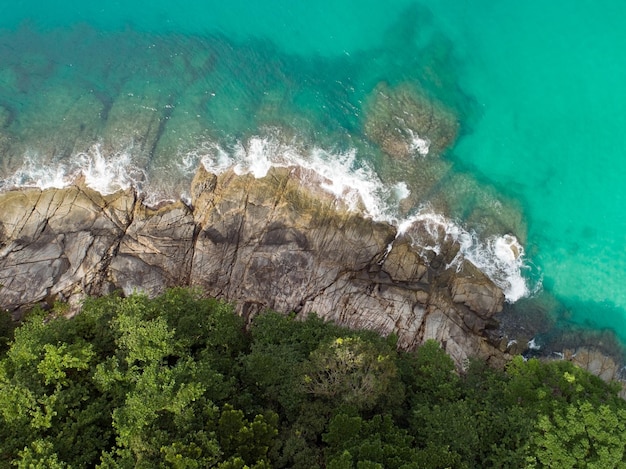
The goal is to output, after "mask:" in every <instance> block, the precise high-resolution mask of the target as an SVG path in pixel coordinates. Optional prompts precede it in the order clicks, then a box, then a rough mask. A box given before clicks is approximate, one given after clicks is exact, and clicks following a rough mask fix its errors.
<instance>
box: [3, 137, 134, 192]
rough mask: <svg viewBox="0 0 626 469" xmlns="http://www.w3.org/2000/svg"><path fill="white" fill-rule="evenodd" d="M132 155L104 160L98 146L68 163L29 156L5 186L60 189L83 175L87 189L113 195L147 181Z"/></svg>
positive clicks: (123, 154) (124, 154) (26, 156)
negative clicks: (133, 160)
mask: <svg viewBox="0 0 626 469" xmlns="http://www.w3.org/2000/svg"><path fill="white" fill-rule="evenodd" d="M130 155H131V151H123V152H120V153H116V154H114V155H111V156H107V157H106V158H105V156H104V155H103V153H102V149H101V146H100V145H99V144H96V145H93V146H92V147H91V148H90V149H89V151H87V152H85V153H79V154H77V155H74V156H73V157H72V158H71V159H70V160H69V161H45V160H43V159H42V158H41V157H40V156H39V155H36V154H33V153H28V154H27V155H25V157H24V162H23V163H22V166H21V167H20V168H19V169H18V170H17V171H16V172H15V173H14V174H13V175H12V176H11V177H10V178H8V179H7V180H6V181H5V183H4V184H3V185H4V186H5V187H38V188H40V189H51V188H55V189H61V188H63V187H67V186H68V185H70V184H71V183H72V182H73V181H74V180H76V178H77V177H78V176H79V175H83V176H84V178H85V184H86V185H87V186H88V187H90V188H92V189H94V190H96V191H98V192H100V193H101V194H104V195H106V194H111V193H113V192H116V191H118V190H120V189H128V188H129V187H131V186H135V187H137V186H138V185H139V184H140V183H141V181H142V180H143V179H144V178H145V175H144V172H143V170H141V169H139V168H137V167H136V166H135V165H134V164H133V162H132V159H131V156H130Z"/></svg>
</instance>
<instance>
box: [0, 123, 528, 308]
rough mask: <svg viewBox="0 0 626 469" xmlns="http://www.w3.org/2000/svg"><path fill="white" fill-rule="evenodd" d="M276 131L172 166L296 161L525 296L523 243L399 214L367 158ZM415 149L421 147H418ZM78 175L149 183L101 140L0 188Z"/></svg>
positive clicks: (105, 186)
mask: <svg viewBox="0 0 626 469" xmlns="http://www.w3.org/2000/svg"><path fill="white" fill-rule="evenodd" d="M276 132H277V131H276V130H271V129H270V131H268V132H267V133H266V134H265V135H263V136H258V135H257V136H253V137H250V138H249V139H247V140H246V141H244V142H237V143H235V144H233V145H232V146H230V147H226V148H225V147H222V146H220V145H218V144H216V143H213V142H205V143H202V144H200V145H198V147H197V149H196V150H194V151H193V152H188V153H185V154H183V155H179V158H178V161H177V162H176V163H175V165H174V166H175V167H176V169H177V171H178V172H179V174H180V175H181V177H189V178H190V177H191V176H192V175H193V173H194V172H195V170H196V168H197V166H198V164H200V163H202V164H203V165H204V167H205V168H206V169H207V170H208V171H210V172H213V173H216V174H219V173H222V172H224V171H225V170H227V169H229V168H232V169H233V170H234V171H235V172H236V173H237V174H252V175H253V176H254V177H256V178H260V177H264V176H265V175H267V173H268V171H269V169H270V168H271V167H272V166H277V167H299V168H300V169H301V171H300V172H299V174H300V178H301V179H302V183H303V184H310V185H315V186H316V187H319V188H321V189H323V190H325V191H327V192H328V193H330V194H332V195H333V196H334V197H335V198H336V199H337V201H338V202H340V203H342V204H343V205H344V206H345V207H347V208H348V209H350V210H358V211H362V212H364V214H365V215H367V216H369V217H371V218H372V219H374V220H376V221H386V222H389V223H392V224H394V225H396V226H397V227H398V233H399V235H400V234H402V233H405V232H407V230H409V229H410V228H411V227H412V226H414V225H415V224H418V223H419V224H420V226H421V230H417V231H415V230H412V232H411V236H412V237H413V239H414V242H415V243H416V244H417V245H419V246H420V247H421V248H422V249H423V250H431V251H433V252H435V253H439V252H440V250H441V245H442V243H444V242H447V241H450V240H452V241H454V242H456V243H458V244H459V246H460V249H459V252H458V254H457V256H456V258H455V259H454V260H453V261H452V262H451V263H450V265H449V266H448V267H449V268H454V267H457V268H458V267H459V266H460V265H461V261H462V260H463V259H467V260H468V261H470V262H471V263H472V264H474V265H475V266H476V267H478V268H479V269H480V270H481V271H483V272H484V273H485V274H486V275H487V276H488V277H489V278H490V279H491V280H492V281H493V282H494V283H495V284H496V285H497V286H498V287H500V288H501V289H502V291H503V292H504V294H505V297H506V299H507V301H509V302H514V301H517V300H518V299H520V298H522V297H524V296H528V295H529V289H528V287H527V284H526V281H525V279H524V277H523V276H522V271H523V269H524V267H525V264H524V262H525V260H524V249H523V247H522V246H521V245H520V243H519V242H518V240H517V239H516V238H515V237H514V236H513V235H504V236H494V237H491V238H488V239H486V240H481V239H479V236H478V235H477V234H476V233H473V232H469V231H467V230H466V229H464V228H463V227H462V226H460V225H459V224H458V223H455V222H453V221H452V220H449V219H448V218H446V217H445V216H444V215H442V214H437V213H434V212H433V211H432V210H429V209H426V208H425V209H422V210H419V211H418V212H417V213H416V214H414V215H413V216H411V217H409V218H400V217H399V216H398V213H399V210H398V204H399V202H400V201H401V200H403V199H404V198H406V197H408V196H409V194H410V190H409V188H408V186H407V185H406V183H404V182H398V183H396V184H394V185H385V184H383V182H382V181H381V180H380V178H379V177H378V176H377V175H376V173H375V172H374V171H373V170H372V169H371V168H370V167H369V166H368V165H367V164H366V163H364V162H362V161H358V158H357V153H356V150H354V149H349V150H346V151H342V152H332V151H329V150H326V149H322V148H319V147H310V146H307V145H303V144H301V143H299V142H285V141H284V139H281V138H280V135H277V133H276ZM422 149H423V150H426V149H427V148H426V147H424V148H422ZM416 150H417V151H418V152H419V149H418V148H417V147H416ZM420 154H421V153H420ZM80 174H82V175H83V176H84V178H85V183H86V184H87V185H88V186H89V187H91V188H93V189H95V190H97V191H99V192H101V193H103V194H109V193H112V192H115V191H117V190H120V189H127V188H129V187H131V186H135V187H137V188H138V189H140V186H141V184H142V183H144V182H147V176H146V174H145V172H144V171H143V170H142V169H140V168H138V167H137V166H136V164H135V163H134V162H133V159H132V148H131V149H128V150H127V151H122V152H118V153H115V154H113V155H105V154H103V149H102V147H101V146H100V145H94V146H93V147H92V148H91V149H90V150H89V151H88V152H85V153H81V154H78V155H76V156H75V157H73V158H71V160H70V161H69V162H66V163H56V164H55V163H44V162H42V161H40V160H38V159H37V158H36V157H34V156H32V155H31V156H29V157H27V158H25V160H24V165H23V167H22V168H20V170H19V171H17V172H16V173H15V175H14V176H13V178H12V179H11V181H10V182H9V183H8V184H7V183H5V185H4V186H5V187H6V186H7V185H10V186H14V187H15V186H37V187H41V188H51V187H56V188H59V187H64V186H67V185H68V184H70V183H71V182H72V181H73V180H74V179H75V178H76V177H77V176H78V175H80ZM413 231H415V232H413ZM390 247H391V246H390Z"/></svg>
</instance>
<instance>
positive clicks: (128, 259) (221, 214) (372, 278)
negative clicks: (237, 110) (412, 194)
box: [0, 168, 504, 363]
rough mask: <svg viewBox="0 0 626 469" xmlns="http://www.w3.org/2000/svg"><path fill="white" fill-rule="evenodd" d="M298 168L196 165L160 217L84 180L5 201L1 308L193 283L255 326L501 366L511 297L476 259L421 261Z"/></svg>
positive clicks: (431, 256)
mask: <svg viewBox="0 0 626 469" xmlns="http://www.w3.org/2000/svg"><path fill="white" fill-rule="evenodd" d="M303 171H304V170H302V169H300V168H282V169H272V170H271V171H270V172H269V173H268V175H267V176H266V177H264V178H261V179H255V178H254V177H252V176H250V175H246V176H237V175H235V174H234V173H232V172H226V173H224V174H222V175H220V176H215V175H213V174H209V173H207V172H206V171H204V170H203V169H201V170H200V171H199V172H198V173H197V175H196V177H195V179H194V181H193V185H192V190H191V194H192V200H191V204H190V205H185V204H183V203H182V202H173V203H167V204H164V205H163V206H161V207H159V208H148V207H146V206H145V205H143V204H142V203H141V200H140V199H138V198H137V196H136V194H135V192H134V191H132V190H129V191H125V192H124V191H121V192H118V193H116V194H113V195H109V196H103V195H101V194H99V193H97V192H95V191H93V190H91V189H89V188H87V187H85V185H84V184H82V183H81V182H78V183H77V184H76V185H74V186H72V187H69V188H66V189H50V190H43V191H42V190H38V189H25V190H21V191H14V192H8V193H5V194H2V195H0V284H1V285H2V287H1V288H0V307H2V308H5V309H8V310H11V311H14V312H15V314H19V312H20V311H21V310H23V309H24V308H26V307H28V306H30V305H33V304H36V303H39V302H45V301H47V302H51V301H54V300H56V299H64V300H68V301H70V302H75V303H76V302H78V301H79V300H80V299H82V298H83V297H84V296H85V295H100V294H104V293H108V292H111V291H113V290H116V289H121V290H123V291H124V293H126V294H130V293H132V292H133V291H136V290H138V291H145V292H146V293H148V294H150V295H154V294H157V293H159V292H161V291H162V290H163V289H165V288H167V287H171V286H175V285H191V286H199V287H201V288H202V289H203V290H204V291H205V292H206V293H207V294H209V295H214V296H217V297H220V298H224V299H226V300H229V301H233V302H236V304H237V308H238V312H239V313H241V314H243V315H245V316H247V317H250V316H253V315H255V314H258V313H260V312H262V311H263V310H264V309H265V308H273V309H276V310H279V311H284V312H290V311H294V312H296V313H297V314H301V315H304V314H307V313H311V312H316V313H317V314H319V315H320V316H322V317H324V318H326V319H331V320H334V321H336V322H338V323H340V324H344V325H348V326H351V327H363V328H367V329H372V330H375V331H377V332H380V333H381V334H390V333H395V334H397V335H398V338H399V345H400V346H401V347H402V348H405V349H411V348H414V347H415V346H417V345H418V344H420V343H421V342H422V341H424V340H425V339H428V338H435V339H437V340H439V341H441V342H442V343H443V344H444V346H445V347H446V349H447V351H448V352H449V353H450V354H451V355H452V356H453V357H454V358H455V360H456V361H457V362H458V363H461V362H462V361H463V360H465V358H466V357H467V356H469V355H479V356H483V357H491V358H492V359H494V360H498V361H500V360H502V358H503V356H504V354H503V353H501V352H499V351H498V350H497V349H496V348H495V347H493V346H492V345H490V344H489V343H488V341H487V340H486V339H485V338H484V336H483V332H484V331H485V329H486V328H489V327H491V326H493V318H492V317H493V314H494V313H496V312H497V311H499V310H500V309H501V308H502V304H503V295H502V292H501V291H500V290H499V289H498V288H497V287H496V286H495V285H494V284H493V283H492V282H491V281H490V280H489V279H488V278H487V277H485V275H483V274H482V273H481V272H480V271H478V269H476V268H475V267H474V266H473V265H472V264H470V263H469V262H467V261H463V262H462V264H460V266H459V267H458V268H457V267H455V268H452V267H449V264H450V261H451V260H452V259H453V258H454V257H455V256H456V254H457V252H458V246H455V244H454V243H453V242H448V244H447V245H446V244H444V245H443V246H442V249H441V250H440V252H439V253H435V252H430V251H429V252H425V251H424V250H423V249H420V248H419V247H418V246H414V245H413V244H412V242H411V238H410V237H409V236H408V235H402V236H397V232H396V229H395V228H394V227H393V226H391V225H388V224H385V223H377V222H374V221H372V220H370V219H368V218H365V217H363V216H362V215H361V214H359V213H355V212H351V211H348V210H347V209H346V208H345V207H343V206H342V204H341V202H340V201H339V200H337V199H335V198H334V197H333V196H332V195H330V194H328V193H326V192H324V191H322V190H320V189H316V188H314V187H312V186H311V187H305V186H304V185H303V181H305V180H307V179H309V178H310V176H311V175H306V174H303ZM412 229H414V230H419V229H420V227H419V226H414V227H412Z"/></svg>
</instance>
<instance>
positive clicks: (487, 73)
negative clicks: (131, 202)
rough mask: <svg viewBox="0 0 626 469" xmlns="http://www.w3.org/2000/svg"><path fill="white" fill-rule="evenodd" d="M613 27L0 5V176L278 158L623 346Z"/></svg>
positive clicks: (199, 8) (302, 10) (173, 181)
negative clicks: (435, 236)
mask: <svg viewBox="0 0 626 469" xmlns="http://www.w3.org/2000/svg"><path fill="white" fill-rule="evenodd" d="M624 24H626V9H625V8H623V5H622V2H618V1H617V0H600V1H595V2H592V1H590V0H578V1H576V2H575V3H572V2H564V1H562V0H554V1H552V2H539V1H538V0H528V1H526V2H515V1H512V0H500V1H497V2H494V1H492V0H473V1H469V0H430V1H425V0H420V1H411V0H388V1H386V2H382V1H380V0H378V1H377V0H359V1H356V0H334V1H330V0H318V1H316V2H290V1H286V0H259V1H254V2H252V1H245V0H231V1H229V2H223V1H221V2H218V1H214V0H204V1H200V0H193V1H192V0H187V1H185V0H181V1H180V2H176V3H174V2H166V1H164V0H152V1H149V2H148V1H144V0H141V1H140V0H136V1H128V2H122V1H108V2H93V1H82V2H77V1H69V0H65V1H62V0H47V1H45V2H44V1H42V0H39V1H36V0H22V1H19V0H16V1H12V2H7V1H0V189H8V188H11V187H15V186H20V185H39V186H42V187H48V186H57V185H63V184H66V183H67V182H68V181H69V180H70V179H71V177H74V176H76V174H79V173H82V174H83V175H84V177H86V178H87V179H88V182H91V184H92V185H94V187H98V188H100V189H101V190H103V191H108V190H115V189H116V188H119V187H124V186H126V185H128V184H135V185H136V186H137V187H138V188H140V189H141V190H144V191H145V192H146V194H148V195H147V198H148V200H156V199H158V198H172V197H179V196H182V197H185V196H186V195H185V187H186V184H188V181H189V178H190V177H191V175H192V174H193V171H194V170H195V168H196V167H197V166H198V164H200V163H204V164H205V166H208V167H210V168H212V169H214V170H223V169H224V168H226V167H228V166H233V165H234V166H236V168H237V170H238V171H242V172H244V171H250V172H253V173H255V174H258V175H261V174H263V172H264V171H266V169H267V166H268V165H271V164H293V163H298V164H301V165H304V166H305V167H309V168H312V169H315V170H317V171H319V172H321V173H322V175H324V176H325V177H326V182H325V183H324V184H325V187H327V188H328V189H329V190H332V191H334V192H335V193H336V194H337V196H338V197H342V198H344V199H346V200H352V199H351V198H360V200H361V201H362V202H361V203H362V204H363V205H364V206H365V208H366V209H367V210H368V211H369V212H370V214H371V215H372V216H375V217H378V218H383V219H389V220H392V221H395V222H397V223H401V222H402V220H405V219H407V218H409V219H410V217H412V216H413V217H415V216H424V214H426V213H427V214H429V216H430V217H431V218H432V219H433V220H434V222H437V223H438V222H440V221H441V219H439V218H437V217H438V216H445V220H447V221H445V222H441V223H448V227H447V228H446V229H448V230H449V232H450V233H451V235H454V236H458V237H459V239H460V240H461V241H462V242H464V243H466V245H467V254H468V256H470V257H471V256H473V258H474V259H475V260H476V262H477V263H478V264H480V267H481V268H483V269H485V270H487V271H490V274H491V275H493V276H494V277H495V278H496V279H497V280H498V281H500V282H503V284H504V286H505V287H506V288H508V295H507V296H508V298H509V300H510V301H511V302H515V301H516V300H519V299H520V297H522V296H524V295H525V296H533V297H535V298H538V299H541V298H545V297H547V296H549V297H554V298H556V299H557V300H558V302H559V303H558V304H559V306H558V307H555V308H554V309H555V310H554V311H553V313H554V314H555V315H556V316H557V317H558V320H559V321H560V322H561V323H562V324H578V325H580V326H581V327H583V328H585V329H605V328H609V329H611V330H613V331H614V332H615V333H616V334H617V335H618V336H619V337H620V338H621V339H622V341H626V288H624V283H625V280H626V249H625V246H626V210H624V204H625V202H626V184H624V181H625V180H626V131H625V130H624V129H626V60H625V59H626V52H625V51H626V28H624V27H623V25H624ZM353 202H354V201H353ZM513 236H514V237H513ZM518 241H519V243H521V244H522V245H523V246H524V255H523V257H517V254H519V249H518V248H517V242H518ZM510 246H515V249H514V250H513V251H511V250H508V251H507V250H506V249H507V247H510ZM503 250H504V251H503ZM511 252H513V253H514V254H511ZM520 275H521V277H520ZM521 278H523V279H524V283H525V285H522V286H521V287H520V285H519V280H520V279H521ZM507 282H508V283H507ZM524 301H527V300H521V303H522V304H523V302H524ZM538 301H539V300H538ZM544 303H550V304H553V302H551V301H547V300H546V301H544ZM519 311H520V312H519V313H518V314H523V308H519Z"/></svg>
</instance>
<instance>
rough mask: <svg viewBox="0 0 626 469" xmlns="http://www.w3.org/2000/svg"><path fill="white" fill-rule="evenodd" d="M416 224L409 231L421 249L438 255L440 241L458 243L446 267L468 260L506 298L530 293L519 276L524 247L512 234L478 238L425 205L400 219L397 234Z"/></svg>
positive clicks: (513, 299)
mask: <svg viewBox="0 0 626 469" xmlns="http://www.w3.org/2000/svg"><path fill="white" fill-rule="evenodd" d="M416 224H419V226H420V228H421V229H422V230H421V231H420V230H417V231H415V232H414V231H411V233H410V235H411V237H412V239H413V241H414V242H415V243H416V244H417V245H419V246H420V247H421V248H422V249H426V250H430V251H432V252H434V253H436V254H439V253H440V249H441V246H442V244H443V243H447V242H456V243H458V245H459V252H458V253H457V255H456V257H455V258H454V259H453V260H452V261H451V262H450V264H449V265H448V266H447V267H448V268H454V267H457V268H458V267H460V265H461V261H462V260H463V259H467V260H468V261H469V262H471V263H472V264H474V265H475V266H476V267H478V269H480V270H481V271H482V272H483V273H485V275H487V277H489V278H490V279H491V281H492V282H493V283H494V284H496V285H497V286H498V287H499V288H500V289H501V290H502V291H503V293H504V296H505V298H506V300H507V301H509V302H511V303H514V302H515V301H517V300H519V299H520V298H524V297H526V296H528V295H529V294H530V291H529V289H528V286H527V282H526V280H525V279H524V277H523V275H522V270H523V268H524V267H525V265H524V261H525V260H524V248H523V247H522V245H521V244H520V243H519V241H518V240H517V238H516V237H515V236H513V235H511V234H506V235H503V236H492V237H490V238H488V239H487V240H481V239H480V238H479V236H478V235H477V234H476V233H474V232H469V231H467V230H466V229H464V228H463V227H461V226H460V225H459V224H457V223H455V222H453V221H452V220H449V219H448V218H446V217H445V216H444V215H441V214H438V213H434V212H432V211H431V210H429V209H427V208H426V209H422V210H420V211H418V212H417V213H416V214H415V215H413V216H412V217H409V218H407V219H406V220H404V221H402V222H401V223H400V224H399V225H398V233H399V234H403V233H406V232H408V231H409V229H410V228H411V227H412V226H414V225H416Z"/></svg>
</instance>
